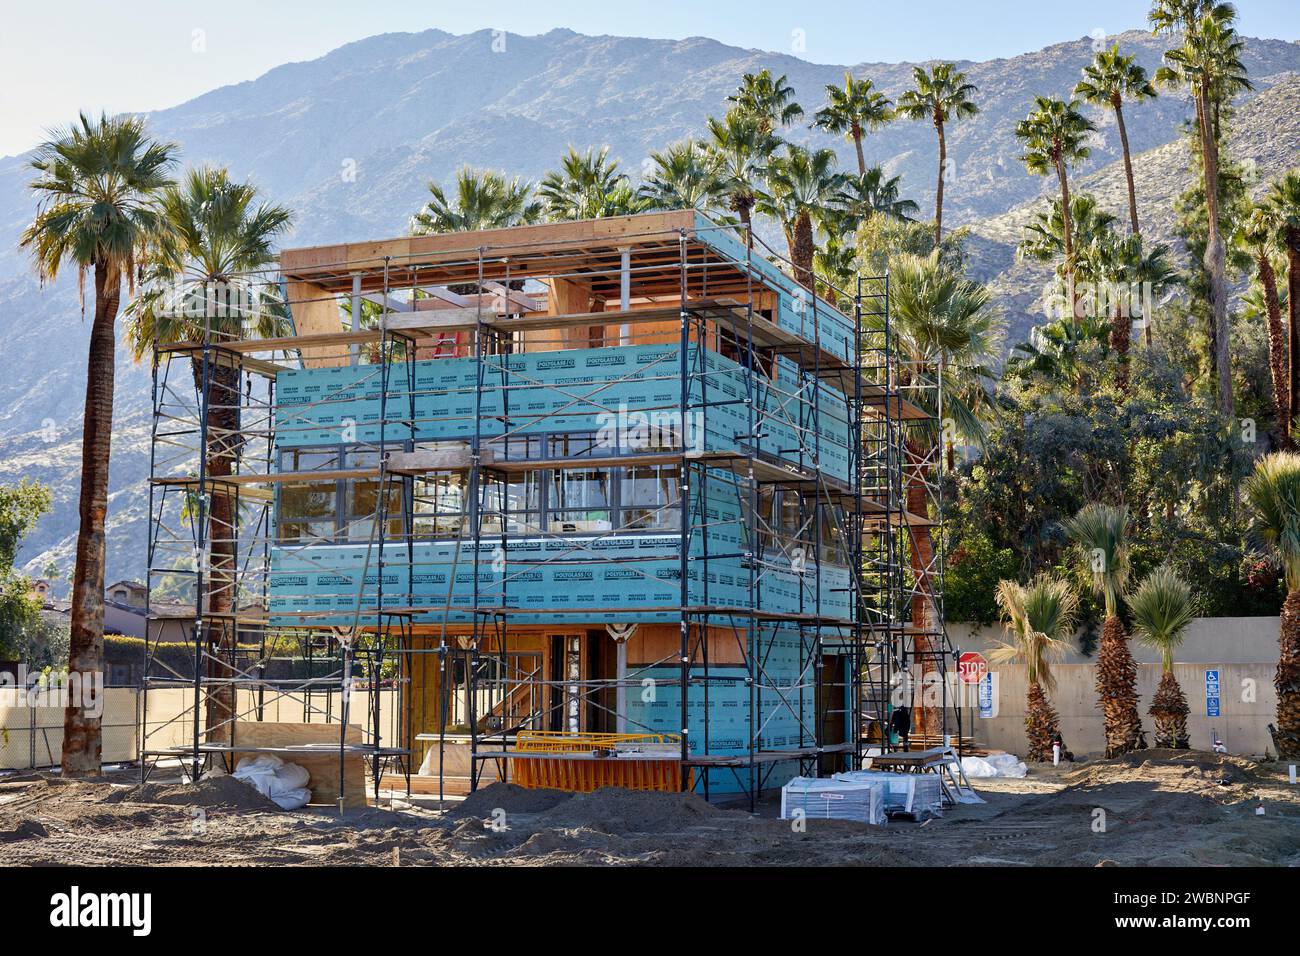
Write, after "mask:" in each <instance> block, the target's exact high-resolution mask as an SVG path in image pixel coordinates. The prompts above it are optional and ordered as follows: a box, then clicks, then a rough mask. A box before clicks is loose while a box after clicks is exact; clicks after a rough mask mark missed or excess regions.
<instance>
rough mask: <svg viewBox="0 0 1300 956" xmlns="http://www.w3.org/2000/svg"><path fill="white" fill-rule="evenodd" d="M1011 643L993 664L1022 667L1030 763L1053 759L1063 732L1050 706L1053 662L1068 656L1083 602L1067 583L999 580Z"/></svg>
mask: <svg viewBox="0 0 1300 956" xmlns="http://www.w3.org/2000/svg"><path fill="white" fill-rule="evenodd" d="M995 600H996V601H997V605H998V609H999V611H1000V612H1001V614H1002V620H1003V623H1004V624H1005V626H1006V630H1007V633H1008V634H1010V635H1011V641H1010V642H1009V643H1000V644H999V646H997V647H995V648H994V649H993V650H992V651H991V652H990V653H989V660H990V661H991V662H992V663H995V664H1013V663H1023V664H1024V665H1025V675H1026V677H1027V679H1028V681H1029V693H1028V696H1027V699H1026V702H1025V737H1026V738H1027V740H1028V742H1029V751H1028V753H1027V754H1026V757H1027V759H1029V760H1050V759H1051V758H1052V740H1053V738H1054V737H1056V736H1057V734H1058V733H1060V718H1059V717H1058V716H1057V713H1056V710H1055V708H1053V707H1052V705H1051V703H1049V702H1048V699H1047V694H1046V693H1045V692H1044V688H1046V689H1047V690H1053V689H1054V688H1055V687H1056V678H1055V676H1054V675H1053V674H1052V668H1051V662H1052V661H1053V660H1059V659H1060V658H1062V657H1064V656H1065V652H1066V651H1067V650H1068V649H1069V646H1070V645H1069V643H1068V641H1067V640H1066V639H1067V638H1068V637H1069V636H1070V635H1071V634H1072V633H1073V632H1074V625H1075V621H1076V619H1077V617H1078V611H1079V598H1078V597H1077V596H1076V595H1075V593H1074V589H1073V588H1072V587H1070V584H1069V582H1067V581H1059V580H1057V579H1055V578H1053V577H1052V576H1051V575H1050V574H1040V575H1038V576H1037V577H1035V578H1034V579H1033V580H1032V581H1030V582H1029V584H1028V585H1027V586H1026V585H1022V584H1019V583H1017V582H1016V581H1005V580H1004V581H999V582H998V588H997V592H996V594H995Z"/></svg>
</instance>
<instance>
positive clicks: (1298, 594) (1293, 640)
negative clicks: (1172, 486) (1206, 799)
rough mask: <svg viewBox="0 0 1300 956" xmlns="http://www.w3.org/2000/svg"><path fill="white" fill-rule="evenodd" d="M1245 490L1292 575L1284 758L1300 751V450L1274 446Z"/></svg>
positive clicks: (1260, 531) (1280, 701)
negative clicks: (1279, 448) (1295, 450)
mask: <svg viewBox="0 0 1300 956" xmlns="http://www.w3.org/2000/svg"><path fill="white" fill-rule="evenodd" d="M1242 491H1243V492H1244V496H1245V499H1246V503H1247V504H1248V505H1249V506H1250V510H1251V511H1252V513H1253V522H1252V525H1251V531H1252V533H1253V535H1254V536H1255V537H1256V538H1257V539H1258V540H1260V541H1261V542H1262V543H1263V544H1264V545H1265V546H1266V547H1267V548H1269V549H1270V550H1272V551H1273V552H1274V554H1275V555H1276V557H1277V559H1278V560H1279V561H1280V563H1281V565H1282V570H1283V573H1284V577H1285V579H1286V600H1285V601H1283V602H1282V623H1281V630H1280V632H1279V635H1278V646H1279V654H1278V661H1277V673H1276V675H1275V676H1274V678H1273V684H1274V686H1275V687H1276V688H1277V727H1276V728H1270V729H1271V730H1272V731H1273V745H1274V746H1275V747H1276V748H1277V754H1278V757H1279V758H1281V759H1284V760H1290V759H1295V758H1296V757H1300V455H1297V454H1296V453H1294V452H1289V451H1279V452H1274V453H1273V454H1271V455H1266V456H1264V457H1263V458H1261V459H1260V460H1259V461H1258V462H1256V463H1255V470H1254V472H1253V473H1252V474H1251V475H1250V476H1249V477H1248V478H1247V479H1246V480H1245V482H1243V487H1242Z"/></svg>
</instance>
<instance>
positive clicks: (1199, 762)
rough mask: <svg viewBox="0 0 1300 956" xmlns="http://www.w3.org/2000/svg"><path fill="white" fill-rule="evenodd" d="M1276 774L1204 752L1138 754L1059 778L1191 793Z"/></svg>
mask: <svg viewBox="0 0 1300 956" xmlns="http://www.w3.org/2000/svg"><path fill="white" fill-rule="evenodd" d="M1278 772H1279V771H1277V770H1275V769H1273V768H1270V767H1268V766H1266V765H1263V764H1259V763H1257V762H1255V761H1254V760H1250V759H1248V758H1246V757H1233V756H1230V755H1228V754H1216V753H1211V752H1208V751H1204V750H1139V751H1136V752H1135V753H1130V754H1124V755H1123V756H1120V757H1115V758H1113V759H1111V760H1097V761H1093V762H1092V763H1089V764H1087V765H1085V766H1083V767H1080V768H1079V769H1078V770H1072V771H1070V772H1068V773H1066V774H1064V775H1062V778H1061V779H1062V780H1063V781H1064V782H1065V783H1066V784H1068V785H1071V786H1094V787H1095V786H1106V785H1109V784H1116V783H1131V782H1134V781H1145V782H1148V783H1158V784H1160V785H1161V786H1162V788H1164V789H1173V790H1186V791H1195V790H1200V789H1204V788H1207V787H1212V786H1238V785H1240V786H1251V785H1257V784H1268V783H1273V782H1276V781H1275V778H1276V776H1277V774H1278Z"/></svg>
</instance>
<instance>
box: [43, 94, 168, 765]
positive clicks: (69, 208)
mask: <svg viewBox="0 0 1300 956" xmlns="http://www.w3.org/2000/svg"><path fill="white" fill-rule="evenodd" d="M175 151H176V147H175V146H174V145H173V144H171V143H162V142H158V141H157V140H153V139H150V138H149V137H148V135H147V134H146V131H145V125H144V121H143V120H141V119H138V118H136V117H129V116H128V117H116V118H113V119H110V118H109V117H108V116H107V115H102V114H101V116H100V118H99V119H98V120H97V121H96V120H92V119H90V118H89V117H87V116H86V115H85V114H84V113H83V114H81V116H80V117H79V118H78V121H77V122H76V123H74V124H73V125H72V126H70V127H69V128H67V129H64V130H59V131H56V132H55V133H54V134H53V136H52V137H51V138H50V139H49V140H48V141H47V142H45V143H43V144H42V145H41V146H39V147H38V148H37V150H36V154H35V156H34V157H33V158H32V161H31V164H32V168H33V169H35V170H36V172H37V177H36V179H35V180H34V181H33V182H32V184H31V188H32V189H33V190H34V191H35V192H36V193H37V195H38V196H39V200H38V205H37V209H36V216H35V218H34V219H33V220H32V222H31V224H30V225H29V226H28V227H27V228H26V229H25V230H24V231H23V234H22V238H21V240H20V242H19V245H20V247H21V248H24V249H28V250H30V252H31V255H32V258H33V260H34V261H35V264H36V269H37V272H38V273H39V275H40V278H41V282H42V283H44V282H46V281H51V282H52V281H54V280H55V279H56V278H57V276H58V274H59V269H60V268H61V267H62V266H63V265H64V264H67V265H71V266H76V269H77V281H78V286H79V288H80V289H81V292H82V311H83V313H84V311H85V280H86V273H87V272H88V271H89V272H92V273H93V275H94V282H95V318H94V322H93V324H92V325H91V328H90V355H89V358H88V360H87V365H86V405H85V419H84V421H83V423H82V441H81V497H80V503H79V506H78V507H79V512H80V519H81V524H80V527H79V529H78V531H77V565H76V572H75V576H74V577H73V583H72V623H71V639H70V645H69V652H68V671H69V673H72V674H79V675H85V677H86V679H89V678H90V676H91V675H94V674H99V673H101V672H102V671H103V669H104V515H105V512H106V511H107V510H108V459H109V450H110V443H111V441H112V434H113V379H114V375H113V373H114V367H113V358H114V351H115V347H116V346H115V340H116V334H115V329H114V324H115V322H116V321H117V311H118V306H119V304H120V302H121V297H122V277H123V275H125V276H126V279H127V283H128V289H129V290H130V291H132V292H133V291H134V284H133V283H134V274H135V271H136V263H137V262H138V261H139V259H140V257H141V254H142V252H143V251H144V247H145V245H146V243H147V242H148V240H149V237H150V236H151V235H152V234H153V233H154V232H155V230H156V229H157V227H158V214H157V211H156V209H155V207H154V202H153V198H154V195H155V193H157V191H158V190H160V189H162V188H163V187H165V186H167V185H168V184H169V183H170V180H169V179H168V178H167V175H168V171H169V170H170V168H171V166H172V164H173V162H174V159H173V156H174V153H175ZM100 754H101V738H100V718H99V717H98V716H93V715H92V714H91V713H90V712H88V711H87V710H86V709H85V708H84V707H82V706H81V704H80V703H79V702H74V701H71V700H69V703H68V707H67V709H66V711H65V713H64V718H63V756H62V766H63V772H64V773H65V774H67V775H68V776H69V777H73V776H84V775H87V774H94V773H98V772H99V766H100Z"/></svg>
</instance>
